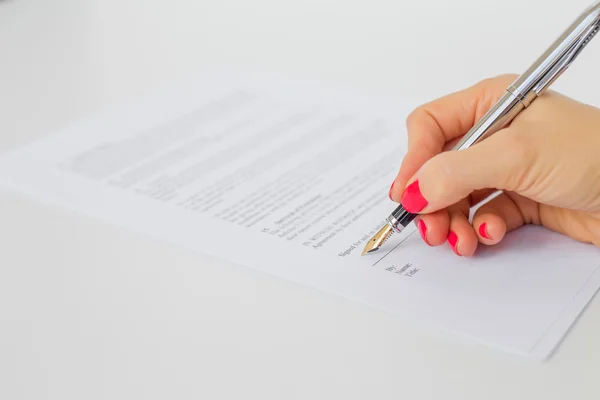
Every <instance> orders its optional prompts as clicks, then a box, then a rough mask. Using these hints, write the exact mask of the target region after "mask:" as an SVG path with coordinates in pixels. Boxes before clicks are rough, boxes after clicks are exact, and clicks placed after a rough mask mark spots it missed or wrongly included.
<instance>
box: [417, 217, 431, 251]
mask: <svg viewBox="0 0 600 400" xmlns="http://www.w3.org/2000/svg"><path fill="white" fill-rule="evenodd" d="M417 229H419V233H420V234H421V237H422V238H423V241H424V242H425V243H427V245H428V246H431V245H430V244H429V242H428V241H427V226H426V225H425V222H423V220H422V219H420V220H419V222H417Z"/></svg>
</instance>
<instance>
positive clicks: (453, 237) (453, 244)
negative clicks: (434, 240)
mask: <svg viewBox="0 0 600 400" xmlns="http://www.w3.org/2000/svg"><path fill="white" fill-rule="evenodd" d="M448 244H449V245H450V247H451V248H452V250H453V251H454V253H456V255H458V256H460V254H458V249H457V247H456V245H457V244H458V236H456V233H454V232H452V231H450V233H449V234H448Z"/></svg>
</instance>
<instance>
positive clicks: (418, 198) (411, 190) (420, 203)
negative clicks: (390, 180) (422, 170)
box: [401, 180, 427, 214]
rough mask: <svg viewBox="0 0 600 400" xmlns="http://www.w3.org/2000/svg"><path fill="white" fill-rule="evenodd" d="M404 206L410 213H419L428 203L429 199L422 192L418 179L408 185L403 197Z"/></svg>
mask: <svg viewBox="0 0 600 400" xmlns="http://www.w3.org/2000/svg"><path fill="white" fill-rule="evenodd" d="M401 203H402V206H403V207H404V209H405V210H406V211H408V212H409V213H413V214H414V213H418V212H419V211H421V210H422V209H424V208H425V206H426V205H427V200H425V198H424V197H423V195H422V194H421V189H420V188H419V181H418V180H416V181H414V182H413V183H411V184H410V185H408V186H407V187H406V189H405V190H404V193H403V194H402V199H401Z"/></svg>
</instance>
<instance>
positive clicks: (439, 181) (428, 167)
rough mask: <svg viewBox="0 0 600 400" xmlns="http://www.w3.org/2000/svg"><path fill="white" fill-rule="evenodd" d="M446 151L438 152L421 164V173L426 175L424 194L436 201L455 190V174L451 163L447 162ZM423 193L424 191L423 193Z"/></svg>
mask: <svg viewBox="0 0 600 400" xmlns="http://www.w3.org/2000/svg"><path fill="white" fill-rule="evenodd" d="M446 155H447V153H442V154H439V155H438V156H436V157H434V158H432V159H431V160H429V161H428V162H426V163H425V164H424V166H423V175H424V176H426V177H427V179H426V185H427V186H426V187H425V188H424V191H426V192H427V193H426V195H427V196H428V197H429V198H430V200H434V201H437V200H438V199H441V198H446V197H448V195H449V194H451V193H455V192H456V190H455V189H456V184H455V179H454V178H455V176H456V174H455V173H454V172H453V170H452V167H451V164H450V163H448V162H447V160H446V159H447V157H446ZM424 194H425V193H424Z"/></svg>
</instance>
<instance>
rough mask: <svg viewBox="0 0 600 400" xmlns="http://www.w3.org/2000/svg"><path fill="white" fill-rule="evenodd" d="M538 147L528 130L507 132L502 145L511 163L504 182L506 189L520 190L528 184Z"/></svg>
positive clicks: (508, 162) (508, 161)
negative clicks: (527, 179) (527, 180)
mask: <svg viewBox="0 0 600 400" xmlns="http://www.w3.org/2000/svg"><path fill="white" fill-rule="evenodd" d="M536 149H537V146H536V145H535V143H534V139H533V138H532V137H531V135H528V134H527V132H526V131H523V130H511V131H510V132H507V135H506V137H505V138H504V143H503V146H502V151H503V152H504V155H505V157H506V160H507V164H508V165H509V168H508V170H507V173H506V174H505V177H504V182H503V183H504V186H505V187H506V189H508V190H519V188H521V187H522V186H523V185H525V184H526V176H527V174H528V172H529V170H530V169H531V166H532V165H533V164H534V163H535V160H536V155H537V151H536Z"/></svg>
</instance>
